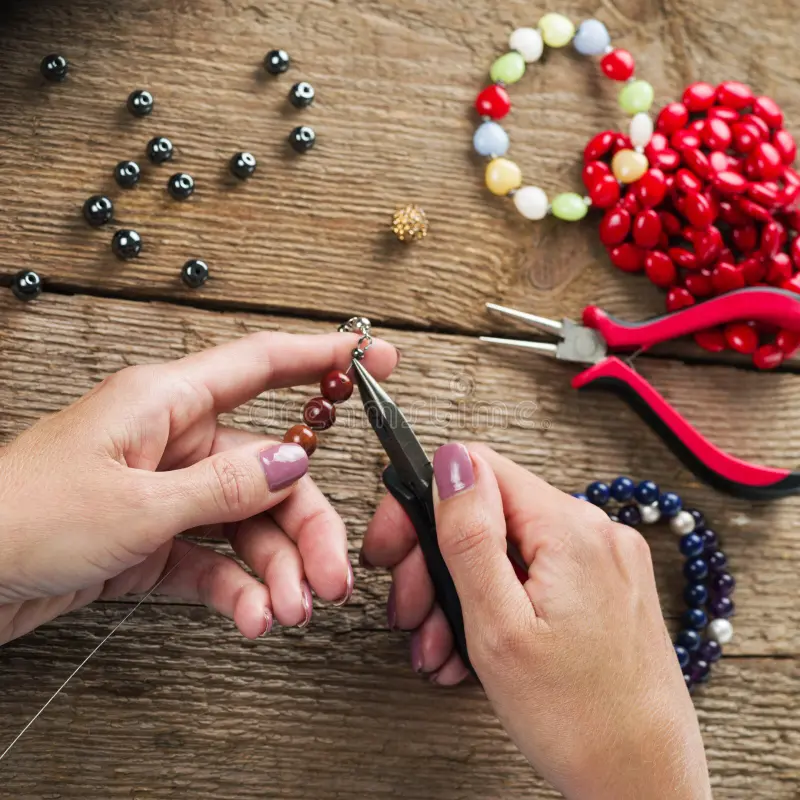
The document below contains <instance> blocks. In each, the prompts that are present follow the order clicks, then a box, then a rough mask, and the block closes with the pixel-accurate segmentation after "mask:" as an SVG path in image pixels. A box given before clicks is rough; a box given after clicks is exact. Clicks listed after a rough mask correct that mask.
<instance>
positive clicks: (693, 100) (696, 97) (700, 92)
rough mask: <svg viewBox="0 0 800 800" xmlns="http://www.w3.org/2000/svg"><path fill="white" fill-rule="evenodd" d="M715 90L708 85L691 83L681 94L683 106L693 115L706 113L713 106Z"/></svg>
mask: <svg viewBox="0 0 800 800" xmlns="http://www.w3.org/2000/svg"><path fill="white" fill-rule="evenodd" d="M715 96H716V90H715V89H714V87H713V86H712V85H711V84H710V83H702V82H698V83H693V84H691V85H690V86H687V87H686V90H685V91H684V93H683V104H684V105H685V106H686V108H687V109H688V110H689V111H690V112H692V113H694V112H696V111H708V109H709V108H711V106H713V105H714V99H715Z"/></svg>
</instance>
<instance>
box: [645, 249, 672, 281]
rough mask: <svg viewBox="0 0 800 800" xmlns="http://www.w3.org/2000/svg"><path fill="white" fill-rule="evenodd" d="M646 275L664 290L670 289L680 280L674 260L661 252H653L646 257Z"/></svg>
mask: <svg viewBox="0 0 800 800" xmlns="http://www.w3.org/2000/svg"><path fill="white" fill-rule="evenodd" d="M644 272H645V275H647V277H648V278H649V279H650V280H651V281H652V282H653V283H654V284H655V285H656V286H660V287H661V288H662V289H669V287H670V286H672V285H673V284H674V283H675V281H676V280H677V278H678V271H677V270H676V269H675V265H674V264H673V263H672V259H671V258H670V257H669V256H668V255H667V254H666V253H663V252H662V251H661V250H653V251H652V252H650V253H648V254H647V255H646V256H645V257H644Z"/></svg>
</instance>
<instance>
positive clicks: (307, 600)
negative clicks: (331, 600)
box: [297, 581, 314, 628]
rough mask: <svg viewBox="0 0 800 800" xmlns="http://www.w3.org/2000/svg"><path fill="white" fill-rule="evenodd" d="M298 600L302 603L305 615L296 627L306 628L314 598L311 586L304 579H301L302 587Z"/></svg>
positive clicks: (312, 609)
mask: <svg viewBox="0 0 800 800" xmlns="http://www.w3.org/2000/svg"><path fill="white" fill-rule="evenodd" d="M300 600H301V602H302V604H303V614H304V615H305V617H304V619H303V621H302V622H301V623H300V624H299V625H298V626H297V627H298V628H307V627H308V623H309V622H311V614H312V612H313V611H314V599H313V597H312V596H311V587H310V586H309V585H308V583H307V582H306V581H303V589H302V595H301V598H300Z"/></svg>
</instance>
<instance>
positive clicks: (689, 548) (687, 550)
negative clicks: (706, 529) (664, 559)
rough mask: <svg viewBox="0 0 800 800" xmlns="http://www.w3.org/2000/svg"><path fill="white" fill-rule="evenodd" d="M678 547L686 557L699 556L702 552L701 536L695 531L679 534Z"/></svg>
mask: <svg viewBox="0 0 800 800" xmlns="http://www.w3.org/2000/svg"><path fill="white" fill-rule="evenodd" d="M678 547H679V548H680V551H681V553H682V554H683V555H685V556H686V558H691V557H692V556H699V555H700V554H701V553H702V552H703V547H704V543H703V537H702V536H700V535H699V534H697V533H687V534H686V535H685V536H681V541H680V544H679V545H678Z"/></svg>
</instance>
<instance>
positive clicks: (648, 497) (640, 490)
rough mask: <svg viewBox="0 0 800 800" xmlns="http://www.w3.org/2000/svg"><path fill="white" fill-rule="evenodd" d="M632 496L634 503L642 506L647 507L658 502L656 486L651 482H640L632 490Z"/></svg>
mask: <svg viewBox="0 0 800 800" xmlns="http://www.w3.org/2000/svg"><path fill="white" fill-rule="evenodd" d="M633 496H634V497H635V498H636V502H637V503H640V504H641V505H643V506H649V505H650V503H655V501H656V500H658V484H657V483H653V481H642V482H641V483H640V484H639V485H638V486H637V487H636V489H635V490H634V492H633Z"/></svg>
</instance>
